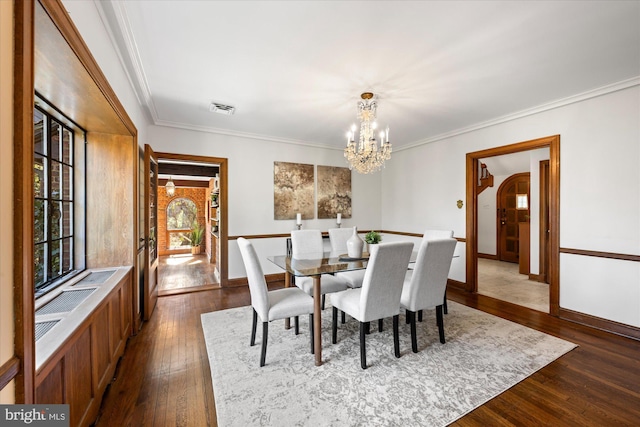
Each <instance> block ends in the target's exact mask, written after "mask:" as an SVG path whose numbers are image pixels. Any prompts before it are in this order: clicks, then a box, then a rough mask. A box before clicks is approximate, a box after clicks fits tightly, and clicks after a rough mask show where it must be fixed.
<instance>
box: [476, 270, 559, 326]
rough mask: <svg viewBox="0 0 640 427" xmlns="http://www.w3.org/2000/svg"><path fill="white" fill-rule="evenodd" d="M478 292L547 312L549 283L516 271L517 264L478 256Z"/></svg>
mask: <svg viewBox="0 0 640 427" xmlns="http://www.w3.org/2000/svg"><path fill="white" fill-rule="evenodd" d="M478 293H479V294H482V295H487V296H490V297H494V298H498V299H501V300H503V301H508V302H511V303H514V304H518V305H521V306H524V307H529V308H533V309H534V310H538V311H543V312H545V313H548V312H549V285H548V284H546V283H540V282H535V281H533V280H529V278H528V276H526V275H524V274H519V273H518V264H514V263H510V262H503V261H496V260H492V259H486V258H478Z"/></svg>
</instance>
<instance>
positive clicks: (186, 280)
mask: <svg viewBox="0 0 640 427" xmlns="http://www.w3.org/2000/svg"><path fill="white" fill-rule="evenodd" d="M156 156H157V159H158V206H157V209H158V214H157V218H158V253H159V264H158V296H167V295H175V294H180V293H186V292H195V291H202V290H208V289H216V288H220V287H222V286H223V284H224V283H225V282H226V280H227V265H226V260H227V245H226V242H227V231H226V230H227V226H226V224H227V221H226V218H227V215H226V200H227V197H226V173H227V172H226V159H221V158H215V157H205V156H191V155H181V154H171V153H156ZM169 181H171V182H172V183H173V184H174V186H175V188H174V189H172V190H171V192H170V193H171V194H169V192H167V188H166V184H167V183H168V182H169ZM223 195H224V196H223ZM223 199H224V201H225V202H224V204H223V203H222V200H223ZM198 235H201V238H199V237H198ZM223 242H224V243H223Z"/></svg>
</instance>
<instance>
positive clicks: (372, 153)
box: [344, 92, 391, 174]
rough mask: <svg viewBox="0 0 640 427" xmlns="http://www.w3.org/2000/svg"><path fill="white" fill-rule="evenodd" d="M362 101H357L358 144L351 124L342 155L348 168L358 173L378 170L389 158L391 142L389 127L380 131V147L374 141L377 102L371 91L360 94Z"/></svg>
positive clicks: (354, 127) (354, 129) (353, 126)
mask: <svg viewBox="0 0 640 427" xmlns="http://www.w3.org/2000/svg"><path fill="white" fill-rule="evenodd" d="M360 97H361V98H362V101H360V102H358V119H359V120H360V135H359V138H358V144H356V141H355V134H356V129H357V127H356V125H355V124H353V125H352V126H351V130H350V131H349V132H347V148H345V149H344V157H346V158H347V162H349V169H355V170H356V171H357V172H359V173H363V174H368V173H373V172H376V171H379V170H380V168H382V167H383V166H384V162H385V160H389V159H390V158H391V143H390V142H389V127H387V129H386V132H385V131H381V132H380V134H379V136H380V148H378V144H377V142H376V135H375V132H376V128H377V126H378V125H377V123H376V122H375V118H376V108H377V107H378V103H377V102H376V100H375V99H374V95H373V93H371V92H365V93H363V94H362V95H360Z"/></svg>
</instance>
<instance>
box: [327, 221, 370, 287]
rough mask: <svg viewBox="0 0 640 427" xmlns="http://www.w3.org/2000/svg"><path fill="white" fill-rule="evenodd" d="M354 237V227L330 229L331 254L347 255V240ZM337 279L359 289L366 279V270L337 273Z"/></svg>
mask: <svg viewBox="0 0 640 427" xmlns="http://www.w3.org/2000/svg"><path fill="white" fill-rule="evenodd" d="M352 235H353V227H347V228H330V229H329V240H330V241H331V252H334V253H337V254H346V253H347V240H349V238H351V236H352ZM336 277H337V278H339V279H342V280H343V281H345V282H346V284H347V286H349V287H350V288H359V287H361V286H362V280H363V279H364V270H354V271H343V272H340V273H336Z"/></svg>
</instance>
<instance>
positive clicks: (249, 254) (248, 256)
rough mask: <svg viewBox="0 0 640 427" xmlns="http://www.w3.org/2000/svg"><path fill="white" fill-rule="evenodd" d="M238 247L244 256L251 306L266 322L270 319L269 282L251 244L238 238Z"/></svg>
mask: <svg viewBox="0 0 640 427" xmlns="http://www.w3.org/2000/svg"><path fill="white" fill-rule="evenodd" d="M238 246H239V247H240V254H242V260H243V262H244V268H245V270H246V271H247V280H248V281H249V292H250V294H251V306H252V307H253V308H254V310H255V311H256V313H258V316H260V319H262V321H263V322H266V321H268V319H269V296H268V294H267V293H268V289H267V282H266V280H265V279H264V273H263V272H262V266H261V265H260V261H259V260H258V255H257V254H256V251H255V249H254V248H253V245H252V244H251V242H249V241H248V240H247V239H245V238H244V237H239V238H238Z"/></svg>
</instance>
